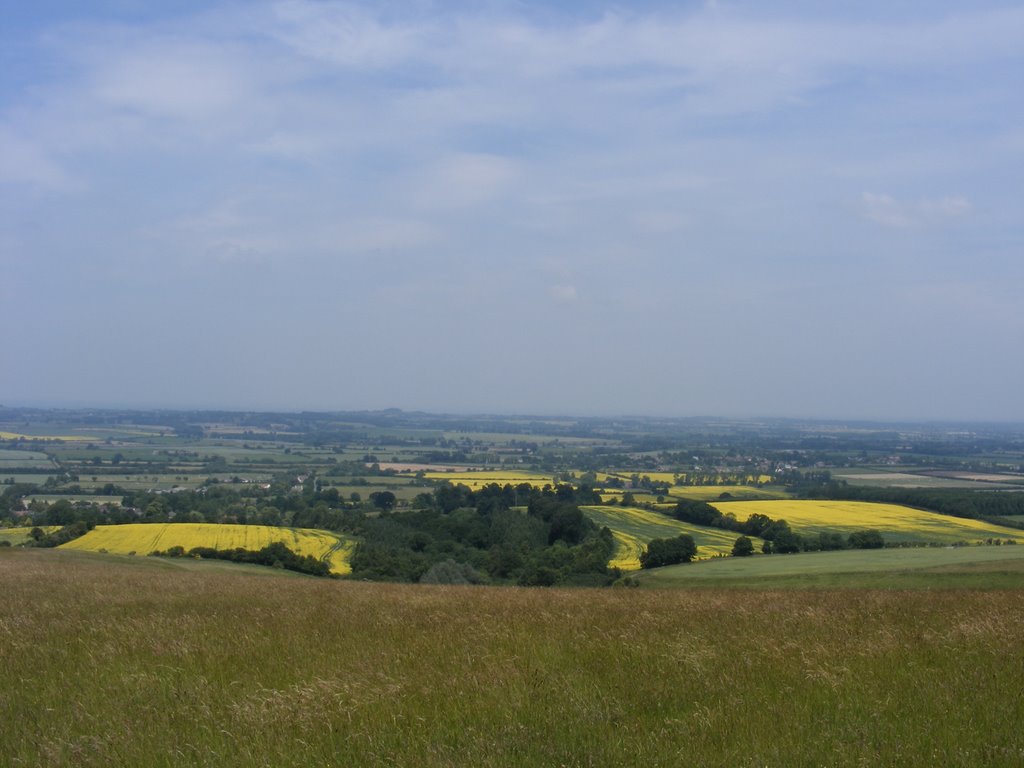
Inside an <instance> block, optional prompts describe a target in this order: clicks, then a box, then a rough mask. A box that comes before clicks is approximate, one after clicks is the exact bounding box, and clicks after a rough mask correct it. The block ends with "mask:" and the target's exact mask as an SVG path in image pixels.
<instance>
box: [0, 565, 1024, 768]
mask: <svg viewBox="0 0 1024 768" xmlns="http://www.w3.org/2000/svg"><path fill="white" fill-rule="evenodd" d="M0 585H2V590H0V764H3V765H10V766H64V765H67V766H72V765H73V766H111V765H118V766H309V765H329V766H333V765H337V766H385V765H387V766H395V765H400V766H404V765H408V766H453V765H466V766H520V765H526V766H531V765H536V766H551V765H568V766H609V765H645V766H657V765H665V766H668V765H673V766H674V765H697V766H703V765H708V766H710V765H739V766H744V765H749V766H755V765H757V766H765V765H769V766H803V765H806V766H812V765H829V766H832V765H851V766H853V765H872V766H875V765H900V766H913V765H929V766H932V765H963V766H967V765H971V766H973V765H1005V766H1019V765H1021V764H1022V763H1024V732H1022V730H1021V728H1020V727H1019V724H1020V722H1021V721H1022V715H1024V664H1022V663H1021V651H1022V648H1024V607H1022V600H1021V598H1022V594H1021V593H1020V592H1012V591H990V592H977V591H972V592H958V591H945V592H921V591H918V592H880V591H877V592H876V591H851V590H845V591H834V592H832V591H797V592H794V591H786V592H772V591H746V592H735V591H732V592H725V591H712V590H703V591H699V592H698V591H694V592H686V591H668V590H663V591H652V592H646V591H643V590H640V591H638V590H596V589H595V590H541V589H537V590H529V589H513V588H505V589H499V588H473V587H468V588H467V587H424V586H405V585H386V584H361V583H353V582H347V583H346V582H341V583H339V582H327V581H321V580H313V579H301V578H291V579H288V578H280V579H278V578H266V577H265V578H260V577H255V576H252V575H249V574H247V573H233V572H230V571H225V570H224V569H219V570H213V569H210V570H206V569H202V568H197V569H194V570H191V571H182V570H169V569H166V568H159V567H155V566H153V565H151V564H150V563H147V562H145V561H143V562H140V563H134V564H132V563H119V562H105V561H103V560H99V559H96V558H91V557H89V556H85V555H81V554H77V553H61V552H52V551H51V552H2V553H0Z"/></svg>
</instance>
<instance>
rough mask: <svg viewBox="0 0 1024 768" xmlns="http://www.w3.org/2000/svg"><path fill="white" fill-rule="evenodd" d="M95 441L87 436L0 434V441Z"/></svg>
mask: <svg viewBox="0 0 1024 768" xmlns="http://www.w3.org/2000/svg"><path fill="white" fill-rule="evenodd" d="M96 439H97V438H95V437H89V436H87V435H23V434H21V433H20V432H0V440H32V441H45V440H62V441H64V442H76V441H77V442H82V441H88V440H96Z"/></svg>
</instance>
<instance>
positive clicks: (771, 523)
mask: <svg viewBox="0 0 1024 768" xmlns="http://www.w3.org/2000/svg"><path fill="white" fill-rule="evenodd" d="M672 516H673V517H675V518H676V519H677V520H682V521H683V522H687V523H693V524H694V525H706V526H709V527H711V528H721V529H722V530H726V531H735V532H736V533H740V534H742V535H743V536H748V537H749V536H757V537H759V538H761V539H764V541H765V544H764V548H763V552H764V553H765V554H773V553H777V554H789V553H792V552H820V551H824V550H833V549H875V548H879V547H883V546H885V540H884V539H883V538H882V534H880V533H879V532H878V531H854V532H853V533H851V534H850V535H849V536H846V537H844V536H843V535H842V534H840V533H825V532H822V533H819V534H817V535H801V534H799V533H797V532H796V531H794V530H793V529H792V528H790V527H789V523H787V522H786V521H785V520H773V519H772V518H771V517H769V516H768V515H763V514H761V513H759V512H755V513H754V514H752V515H750V516H749V517H748V518H747V519H746V520H738V519H736V516H735V515H733V514H732V513H731V512H727V513H722V512H720V511H719V510H718V509H716V508H715V507H713V506H711V505H710V504H708V503H707V502H704V501H694V500H691V499H683V500H681V501H680V502H679V503H678V504H676V506H675V509H674V510H673V511H672Z"/></svg>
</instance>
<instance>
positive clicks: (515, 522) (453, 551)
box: [350, 483, 616, 586]
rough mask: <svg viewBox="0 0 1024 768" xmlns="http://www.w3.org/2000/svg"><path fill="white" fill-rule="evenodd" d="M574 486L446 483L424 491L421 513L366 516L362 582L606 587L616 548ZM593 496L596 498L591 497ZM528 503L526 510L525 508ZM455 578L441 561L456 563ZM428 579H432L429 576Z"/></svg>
mask: <svg viewBox="0 0 1024 768" xmlns="http://www.w3.org/2000/svg"><path fill="white" fill-rule="evenodd" d="M578 493H579V492H578V491H576V490H574V489H573V488H572V487H571V486H568V485H559V486H557V487H555V488H550V487H548V488H545V489H542V490H537V489H535V488H531V487H529V486H525V485H524V486H519V487H518V488H514V487H512V486H509V485H506V486H504V487H500V486H498V485H497V484H491V485H488V486H485V487H484V488H481V489H480V490H477V491H473V490H471V489H469V488H467V487H465V486H461V485H451V484H448V483H445V484H443V485H441V486H439V487H438V488H437V489H435V491H434V493H432V494H421V495H420V496H419V497H417V499H416V502H415V507H416V508H415V509H414V510H412V511H410V512H402V513H396V514H389V513H381V514H380V515H378V516H376V517H371V516H365V517H364V518H363V519H362V520H361V522H360V526H359V528H358V530H352V531H350V532H351V533H356V534H357V535H359V536H360V538H361V541H360V543H359V544H358V545H357V546H356V549H355V552H354V553H353V556H352V574H353V576H354V577H356V578H366V579H374V580H389V581H420V580H423V579H427V580H431V579H439V578H442V577H443V578H449V579H451V578H453V577H452V576H451V571H452V569H453V568H458V569H460V572H461V574H462V578H463V579H464V580H465V581H468V582H472V581H484V580H487V581H492V582H497V583H505V584H508V583H513V584H521V585H537V586H550V585H553V584H605V583H608V582H609V580H610V579H612V578H613V577H614V576H615V575H616V574H612V573H610V572H609V570H608V568H607V563H608V559H609V558H610V557H611V554H612V551H613V549H614V540H613V538H612V534H611V531H609V530H608V529H607V528H603V529H599V528H598V527H597V525H595V524H594V523H593V522H592V521H591V520H590V519H589V518H587V517H586V516H585V515H584V514H583V513H582V512H581V511H580V509H579V507H578V506H577V504H578V503H580V501H581V500H580V498H579V497H578ZM588 499H589V497H588ZM524 503H525V505H526V510H525V511H524V510H522V509H520V508H518V507H521V506H522V505H523V504H524ZM449 561H450V563H451V564H452V566H450V567H446V568H447V570H448V575H447V576H446V575H445V574H444V570H445V568H441V571H442V573H441V575H440V576H439V575H438V570H437V569H438V568H439V567H440V566H439V564H441V563H446V562H449ZM428 574H431V575H430V576H428Z"/></svg>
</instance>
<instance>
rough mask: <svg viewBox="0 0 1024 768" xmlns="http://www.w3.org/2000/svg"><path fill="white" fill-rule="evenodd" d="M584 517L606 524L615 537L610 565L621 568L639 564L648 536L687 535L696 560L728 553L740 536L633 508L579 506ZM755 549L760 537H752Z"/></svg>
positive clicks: (649, 537) (648, 539) (651, 537)
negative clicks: (695, 550) (692, 543)
mask: <svg viewBox="0 0 1024 768" xmlns="http://www.w3.org/2000/svg"><path fill="white" fill-rule="evenodd" d="M581 509H582V510H583V511H584V512H585V513H586V515H587V517H589V518H590V519H591V520H593V521H594V522H595V523H597V524H598V525H600V526H607V527H608V528H609V529H610V530H611V532H612V534H613V535H614V536H615V543H616V549H615V554H614V555H613V556H612V559H611V561H610V562H609V566H610V567H614V568H619V569H621V570H624V571H630V570H636V569H638V568H639V567H640V554H641V553H642V552H643V551H644V549H645V548H646V546H647V543H648V542H649V541H650V540H651V539H669V538H673V537H675V536H679V535H681V534H684V533H685V534H689V535H690V536H692V537H693V540H694V542H695V543H696V544H697V559H705V558H709V557H715V556H717V555H727V554H729V552H731V551H732V545H733V543H734V542H735V541H736V538H737V537H738V536H739V534H737V533H733V532H732V531H722V530H719V529H717V528H706V527H704V526H700V525H692V524H690V523H684V522H681V521H679V520H674V519H673V518H671V517H668V516H667V515H662V514H659V513H658V512H651V511H650V510H647V509H639V508H636V507H608V506H600V507H581ZM752 541H753V542H754V543H755V546H756V547H757V548H760V547H761V544H762V542H761V540H760V539H756V538H755V539H752Z"/></svg>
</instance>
